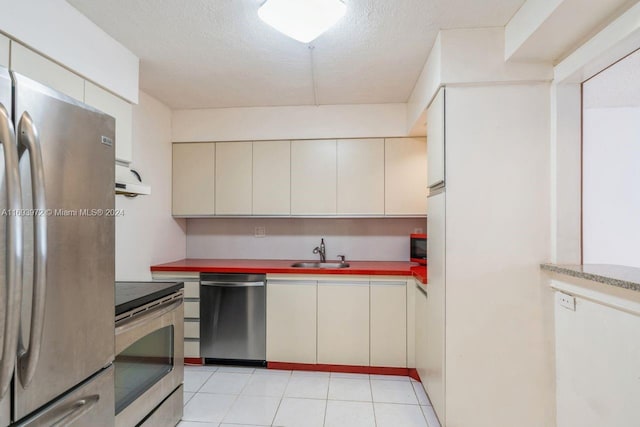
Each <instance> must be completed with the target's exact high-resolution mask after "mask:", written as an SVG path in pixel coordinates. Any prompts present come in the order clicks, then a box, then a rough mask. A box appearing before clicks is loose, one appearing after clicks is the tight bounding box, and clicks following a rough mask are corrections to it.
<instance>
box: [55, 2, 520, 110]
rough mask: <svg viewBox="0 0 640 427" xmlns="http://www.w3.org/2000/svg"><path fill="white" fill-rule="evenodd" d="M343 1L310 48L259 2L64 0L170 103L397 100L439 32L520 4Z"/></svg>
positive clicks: (479, 22)
mask: <svg viewBox="0 0 640 427" xmlns="http://www.w3.org/2000/svg"><path fill="white" fill-rule="evenodd" d="M344 1H345V3H346V4H347V8H348V9H347V14H346V15H345V17H344V18H343V19H342V20H341V21H340V22H338V23H337V24H336V25H335V26H334V27H333V28H331V29H330V30H329V31H327V32H326V33H325V34H323V35H321V36H320V37H319V38H318V39H316V40H314V41H313V43H312V44H313V46H314V49H313V50H312V52H311V51H310V49H309V47H308V45H305V44H302V43H299V42H297V41H295V40H293V39H290V38H288V37H287V36H284V35H282V34H280V33H279V32H278V31H275V30H273V29H272V28H270V27H269V26H268V25H267V24H265V23H264V22H262V21H261V20H260V19H259V18H258V16H257V9H258V8H259V7H260V5H261V4H262V0H233V1H231V0H226V1H219V0H189V1H188V2H185V1H183V0H111V1H108V2H106V1H105V2H96V1H93V0H68V2H69V3H70V4H71V5H73V6H75V7H76V8H77V9H78V10H80V12H82V13H83V14H85V15H86V16H87V17H89V19H91V20H92V21H93V22H95V23H96V24H97V25H98V26H100V27H101V28H102V29H104V30H105V31H106V32H107V33H108V34H110V35H111V36H113V37H114V38H115V39H116V40H118V41H119V42H121V43H122V44H123V45H125V46H126V47H128V48H129V49H131V50H132V51H133V52H134V53H135V54H136V55H138V56H139V57H140V78H141V80H140V86H141V88H142V89H143V90H145V91H146V92H148V93H149V94H151V95H153V96H155V97H157V98H158V99H160V100H161V101H163V102H164V103H166V104H167V105H169V106H170V107H172V108H174V109H180V108H217V107H256V106H275V105H314V104H318V105H327V104H375V103H396V102H400V103H403V102H406V101H407V99H408V97H409V95H410V94H411V91H412V89H413V87H414V85H415V82H416V80H417V78H418V76H419V74H420V72H421V71H422V68H423V66H424V62H425V60H426V58H427V55H428V53H429V51H430V49H431V46H432V45H433V42H434V40H435V37H436V35H437V33H438V31H439V30H440V29H445V28H476V27H496V26H497V27H501V26H504V25H505V24H506V23H507V22H508V21H509V19H510V18H511V17H512V16H513V14H514V13H515V12H516V11H517V10H518V8H519V7H520V6H521V5H522V4H523V3H524V0H485V1H482V2H478V1H468V0H398V1H388V0H344ZM312 56H313V58H312ZM312 61H313V64H314V65H313V70H314V72H313V73H312V72H311V70H312ZM314 79H315V84H314Z"/></svg>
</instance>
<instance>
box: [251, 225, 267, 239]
mask: <svg viewBox="0 0 640 427" xmlns="http://www.w3.org/2000/svg"><path fill="white" fill-rule="evenodd" d="M254 236H255V237H258V238H262V237H267V230H266V228H265V227H256V228H255V229H254Z"/></svg>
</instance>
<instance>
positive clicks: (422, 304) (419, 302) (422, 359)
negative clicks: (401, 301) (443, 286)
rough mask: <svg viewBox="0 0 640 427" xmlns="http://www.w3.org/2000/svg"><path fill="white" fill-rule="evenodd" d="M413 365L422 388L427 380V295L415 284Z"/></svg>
mask: <svg viewBox="0 0 640 427" xmlns="http://www.w3.org/2000/svg"><path fill="white" fill-rule="evenodd" d="M415 319H416V320H415V322H416V323H415V363H416V370H417V371H418V375H420V380H421V381H422V384H423V386H425V389H426V385H425V380H426V378H427V374H428V372H427V357H428V356H427V353H428V351H427V350H428V346H427V294H426V291H425V290H424V288H422V287H421V286H420V285H419V284H418V283H417V282H415Z"/></svg>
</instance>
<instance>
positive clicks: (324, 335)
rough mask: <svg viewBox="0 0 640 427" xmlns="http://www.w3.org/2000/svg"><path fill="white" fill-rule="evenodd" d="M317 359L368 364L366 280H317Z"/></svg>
mask: <svg viewBox="0 0 640 427" xmlns="http://www.w3.org/2000/svg"><path fill="white" fill-rule="evenodd" d="M318 363H326V364H335V365H356V366H369V282H368V281H363V282H358V281H353V282H318Z"/></svg>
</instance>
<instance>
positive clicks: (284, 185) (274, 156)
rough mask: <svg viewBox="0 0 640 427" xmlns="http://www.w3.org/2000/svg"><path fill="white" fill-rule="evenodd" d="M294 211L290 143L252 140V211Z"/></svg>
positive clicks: (266, 212)
mask: <svg viewBox="0 0 640 427" xmlns="http://www.w3.org/2000/svg"><path fill="white" fill-rule="evenodd" d="M290 213H291V143H290V142H289V141H260V142H254V143H253V214H254V215H289V214H290Z"/></svg>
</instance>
